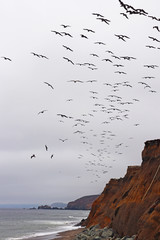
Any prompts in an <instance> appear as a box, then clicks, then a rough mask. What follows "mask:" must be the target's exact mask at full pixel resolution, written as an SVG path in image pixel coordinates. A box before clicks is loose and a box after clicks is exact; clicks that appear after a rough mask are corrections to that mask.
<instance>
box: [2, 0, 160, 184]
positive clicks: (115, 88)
mask: <svg viewBox="0 0 160 240" xmlns="http://www.w3.org/2000/svg"><path fill="white" fill-rule="evenodd" d="M119 3H120V7H121V8H122V9H123V11H124V12H121V13H120V14H121V15H122V17H124V18H126V21H129V18H130V16H131V15H142V16H143V17H147V18H151V19H153V20H154V21H156V22H159V21H160V18H157V17H155V16H151V15H149V14H148V13H147V12H146V11H145V10H143V9H136V8H134V7H133V6H130V5H128V4H125V3H123V2H122V1H121V0H119ZM92 15H93V16H94V17H95V19H96V20H97V21H99V22H100V23H102V24H103V23H104V24H106V26H108V25H111V20H109V19H107V18H105V17H104V16H103V15H101V14H100V13H92ZM60 27H61V28H63V29H64V31H57V30H51V33H53V34H55V35H56V36H57V37H58V38H59V37H68V38H71V39H73V38H74V36H73V35H72V34H71V33H70V32H69V29H72V27H71V26H70V25H67V24H61V26H60ZM153 29H154V30H155V31H156V32H160V29H159V26H158V25H153ZM83 31H84V33H81V34H80V35H79V36H80V38H82V39H84V41H89V36H88V35H89V34H96V32H95V31H94V30H92V29H89V28H83ZM53 36H54V35H53ZM114 37H115V38H117V39H118V40H120V41H121V42H127V41H129V40H130V37H129V36H127V35H124V34H114ZM148 40H149V41H152V42H153V43H156V44H158V43H160V38H159V39H158V38H155V37H153V36H148ZM121 42H120V43H119V44H121ZM93 44H94V45H95V46H96V45H102V46H103V45H104V47H105V45H106V44H105V43H104V42H102V41H97V42H94V43H93ZM62 47H63V48H64V50H66V53H68V55H69V56H70V57H68V56H64V57H63V60H64V61H66V64H67V63H68V64H71V65H73V67H75V66H77V67H82V69H83V68H85V69H86V68H87V69H89V70H91V71H93V72H94V71H97V70H98V69H99V67H98V64H100V63H101V62H104V63H106V64H108V65H107V67H110V68H113V74H115V76H117V75H121V77H120V79H123V75H124V77H125V76H126V75H127V74H128V73H127V71H126V70H122V69H126V67H125V63H126V61H136V60H137V59H136V57H133V56H126V55H124V56H119V55H118V54H115V53H114V52H113V51H111V50H106V51H105V52H106V54H107V55H108V56H109V57H106V58H103V59H101V58H100V56H99V54H97V52H91V53H90V58H91V61H90V62H88V61H86V62H75V61H73V60H72V54H73V53H74V52H75V50H74V49H72V48H71V47H70V46H68V45H67V44H63V45H62ZM145 47H146V48H149V49H157V50H159V49H160V47H159V46H157V45H153V44H148V45H146V46H145ZM94 49H96V47H95V48H94ZM31 55H33V57H36V58H39V59H44V60H49V57H48V56H45V55H42V54H39V53H35V52H31ZM2 58H3V59H4V60H6V61H12V60H11V59H10V58H8V57H5V56H2ZM93 62H94V63H93ZM95 62H96V63H97V64H96V63H95ZM143 67H144V68H146V69H148V73H149V75H146V76H142V77H141V78H142V79H143V80H142V81H138V82H137V84H138V85H139V86H140V85H141V86H142V87H143V89H144V90H145V91H148V93H155V94H156V93H157V90H155V89H152V86H151V84H149V83H148V82H146V81H145V80H148V79H154V78H155V77H154V75H153V71H152V70H156V69H157V68H158V67H159V66H158V65H156V64H144V65H143ZM150 69H151V71H152V73H151V74H150ZM67 82H69V83H73V84H76V85H79V84H87V83H91V84H103V86H104V88H106V89H107V91H109V92H110V94H109V95H107V96H106V97H105V98H104V99H103V100H104V101H105V102H106V104H102V103H101V102H99V99H100V98H101V93H99V92H98V91H96V90H94V91H92V90H91V91H89V96H88V101H90V100H91V99H92V100H93V104H92V106H93V109H92V111H91V112H89V113H84V114H82V116H81V117H79V118H75V117H73V116H69V115H67V114H65V113H57V118H58V121H59V122H60V123H61V124H65V121H68V119H70V120H71V121H72V128H71V131H72V134H74V136H75V135H76V136H78V139H80V143H81V144H82V145H84V146H85V147H86V151H87V152H89V155H90V160H89V161H88V160H87V161H86V163H85V167H86V169H87V170H86V171H87V172H92V174H93V175H94V176H95V177H96V178H95V181H96V182H97V181H98V179H99V178H100V177H101V176H100V174H105V173H107V172H108V170H109V169H110V168H112V165H111V164H110V165H109V166H108V164H106V161H105V160H106V158H108V159H109V158H111V159H112V157H111V156H112V154H113V153H112V152H111V151H110V150H108V149H109V142H110V141H112V140H113V139H115V138H116V133H115V132H113V131H111V130H110V129H109V124H111V123H112V122H114V121H120V122H122V121H125V120H127V119H129V113H130V108H129V106H130V105H133V104H137V103H138V102H139V101H140V100H139V99H138V98H132V99H130V100H129V101H126V100H125V97H123V95H121V94H120V93H121V89H124V88H127V89H128V90H129V89H130V90H131V89H133V88H134V84H133V83H131V81H129V80H126V78H124V80H120V81H117V82H113V81H112V82H110V81H109V82H108V81H106V82H103V83H99V81H98V80H97V79H89V80H86V81H84V80H80V79H70V80H68V81H67ZM44 84H45V85H46V86H48V87H49V88H50V89H51V90H55V87H54V86H53V84H51V83H49V82H47V81H45V82H44ZM116 93H117V94H116ZM89 99H90V100H89ZM92 100H91V101H92ZM65 101H66V102H65V104H67V102H72V101H74V99H72V98H70V99H67V100H65ZM78 107H80V106H78ZM47 111H48V110H47V109H43V110H41V111H39V112H38V115H41V114H44V113H45V112H47ZM98 114H104V119H103V120H102V121H101V122H100V124H103V126H105V125H107V127H104V129H103V130H102V132H101V133H100V134H99V135H98V136H97V134H96V133H95V132H94V129H92V128H91V127H90V126H92V125H91V122H92V119H94V117H95V116H97V115H98ZM86 119H87V120H86ZM134 126H135V127H137V126H139V123H134ZM73 129H74V130H73ZM75 129H76V130H75ZM83 129H87V131H88V132H89V133H87V131H85V130H83ZM93 138H100V139H99V144H100V147H99V148H98V149H97V150H95V149H94V145H93V143H92V139H93ZM130 139H132V137H131V138H130ZM59 141H60V142H61V143H63V144H65V142H67V141H69V139H68V138H59ZM106 141H107V143H106ZM122 147H128V145H126V143H122V142H120V143H117V144H116V145H115V146H114V150H113V151H114V154H115V155H116V154H117V155H121V154H122V153H123V152H122V150H121V148H122ZM44 149H45V151H47V152H48V151H49V147H48V146H47V145H45V146H44ZM35 157H36V154H32V155H31V156H30V158H31V159H32V158H35ZM53 157H54V154H53V153H51V154H50V158H51V159H52V158H53ZM83 158H85V156H84V155H83V154H82V153H79V154H78V159H83ZM87 158H88V157H87ZM91 159H92V160H91ZM112 161H116V160H115V159H112ZM97 168H100V169H101V171H100V172H99V173H98V170H97ZM77 178H80V176H78V177H77Z"/></svg>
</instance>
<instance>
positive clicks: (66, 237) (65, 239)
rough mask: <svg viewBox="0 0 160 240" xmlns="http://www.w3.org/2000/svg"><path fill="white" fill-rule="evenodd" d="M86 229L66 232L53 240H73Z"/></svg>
mask: <svg viewBox="0 0 160 240" xmlns="http://www.w3.org/2000/svg"><path fill="white" fill-rule="evenodd" d="M83 230H84V228H78V229H76V230H70V231H66V232H60V233H58V235H57V236H56V238H54V239H53V240H73V239H74V238H75V236H76V235H77V234H78V233H80V232H82V231H83Z"/></svg>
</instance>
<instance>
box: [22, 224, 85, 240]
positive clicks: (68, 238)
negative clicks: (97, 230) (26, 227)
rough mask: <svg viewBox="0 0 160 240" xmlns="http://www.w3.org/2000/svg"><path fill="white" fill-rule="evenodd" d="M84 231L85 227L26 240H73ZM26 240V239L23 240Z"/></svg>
mask: <svg viewBox="0 0 160 240" xmlns="http://www.w3.org/2000/svg"><path fill="white" fill-rule="evenodd" d="M83 230H84V228H83V227H80V228H77V229H73V230H66V231H62V232H58V233H55V234H50V235H44V236H37V237H31V238H26V240H73V239H74V238H75V236H76V235H77V234H79V233H81V232H82V231H83ZM22 240H25V239H22Z"/></svg>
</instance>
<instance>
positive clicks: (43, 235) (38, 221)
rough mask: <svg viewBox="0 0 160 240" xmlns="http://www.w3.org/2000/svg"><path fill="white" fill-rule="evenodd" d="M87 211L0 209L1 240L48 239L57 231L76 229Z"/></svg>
mask: <svg viewBox="0 0 160 240" xmlns="http://www.w3.org/2000/svg"><path fill="white" fill-rule="evenodd" d="M88 214H89V211H81V210H78V211H77V210H37V209H36V210H30V209H0V239H1V240H24V239H26V240H29V239H33V240H50V239H54V238H55V236H56V234H57V233H58V232H62V231H68V230H72V229H76V228H77V227H75V226H74V225H75V224H77V223H79V222H80V221H81V220H82V219H84V218H86V217H87V216H88Z"/></svg>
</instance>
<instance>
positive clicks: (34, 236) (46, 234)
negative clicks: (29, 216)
mask: <svg viewBox="0 0 160 240" xmlns="http://www.w3.org/2000/svg"><path fill="white" fill-rule="evenodd" d="M78 228H79V227H77V226H72V225H69V226H63V227H62V229H59V230H57V231H50V232H41V233H33V234H28V235H24V236H21V237H14V238H6V240H30V239H32V240H33V239H35V240H36V239H37V238H38V239H39V240H40V238H41V237H46V238H47V237H48V238H49V236H50V237H51V238H52V239H53V238H54V237H55V236H56V235H57V234H58V233H60V232H65V231H69V230H74V229H78ZM42 239H44V238H42Z"/></svg>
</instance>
